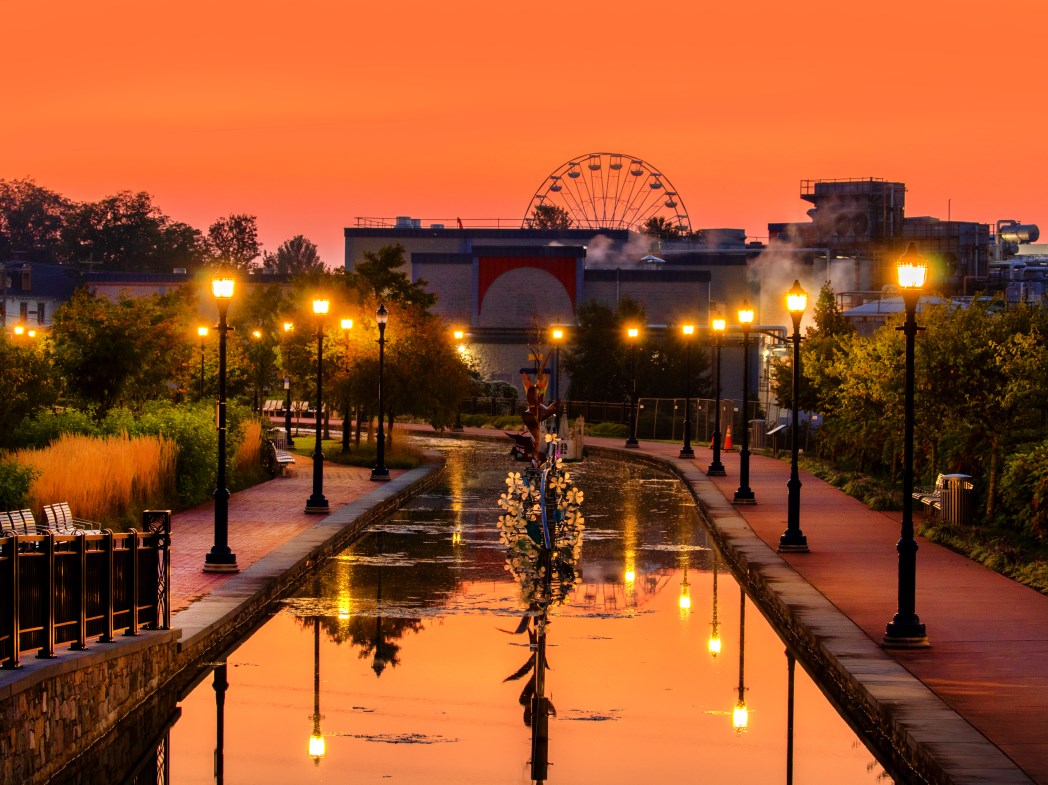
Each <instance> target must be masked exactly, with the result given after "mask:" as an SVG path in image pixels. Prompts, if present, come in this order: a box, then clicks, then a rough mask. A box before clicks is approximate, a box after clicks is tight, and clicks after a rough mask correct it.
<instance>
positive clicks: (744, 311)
mask: <svg viewBox="0 0 1048 785" xmlns="http://www.w3.org/2000/svg"><path fill="white" fill-rule="evenodd" d="M802 310H803V308H802ZM739 324H753V309H752V308H750V304H749V302H747V301H746V300H743V301H742V307H741V308H739Z"/></svg>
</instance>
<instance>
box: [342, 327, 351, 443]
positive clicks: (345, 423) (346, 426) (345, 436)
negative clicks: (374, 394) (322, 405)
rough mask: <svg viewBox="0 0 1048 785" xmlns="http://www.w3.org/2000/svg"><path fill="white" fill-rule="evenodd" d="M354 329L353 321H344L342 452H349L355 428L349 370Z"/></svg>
mask: <svg viewBox="0 0 1048 785" xmlns="http://www.w3.org/2000/svg"><path fill="white" fill-rule="evenodd" d="M352 329H353V320H352V319H343V320H342V333H343V334H344V335H345V336H346V380H345V385H344V390H345V393H346V394H345V395H343V396H342V452H343V453H347V452H349V431H350V429H351V428H352V426H353V420H352V418H351V417H350V416H349V409H350V400H349V370H350V362H349V356H350V344H349V331H350V330H352Z"/></svg>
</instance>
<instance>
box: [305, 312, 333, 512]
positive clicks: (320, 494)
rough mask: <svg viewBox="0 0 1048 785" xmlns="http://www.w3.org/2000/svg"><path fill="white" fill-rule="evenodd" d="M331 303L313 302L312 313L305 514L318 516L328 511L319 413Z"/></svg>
mask: <svg viewBox="0 0 1048 785" xmlns="http://www.w3.org/2000/svg"><path fill="white" fill-rule="evenodd" d="M330 306H331V303H330V302H329V301H328V300H320V299H317V300H314V301H313V313H314V314H316V317H317V408H316V411H315V412H314V414H315V415H316V418H315V422H316V446H315V447H314V448H313V493H312V494H311V495H310V497H309V498H308V499H306V512H308V513H315V514H318V515H321V514H326V513H328V512H329V511H330V509H331V508H330V507H329V506H328V500H327V499H326V498H324V446H323V443H322V442H321V438H322V433H321V421H322V419H323V416H322V415H321V411H322V409H323V406H324V315H325V314H327V312H328V309H329V307H330Z"/></svg>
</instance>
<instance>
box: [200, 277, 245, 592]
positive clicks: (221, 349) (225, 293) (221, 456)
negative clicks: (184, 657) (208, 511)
mask: <svg viewBox="0 0 1048 785" xmlns="http://www.w3.org/2000/svg"><path fill="white" fill-rule="evenodd" d="M234 286H235V284H234V282H233V279H232V278H229V277H221V278H215V279H214V280H213V281H212V282H211V293H212V294H213V295H214V296H215V302H216V303H217V304H218V327H217V328H216V329H217V330H218V476H217V478H216V481H215V485H216V487H215V544H214V545H213V546H211V551H210V553H208V554H207V555H206V556H205V557H204V572H240V568H239V567H237V557H236V554H235V553H233V551H232V550H230V548H229V489H228V488H226V333H228V332H229V331H230V330H232V329H233V328H232V327H229V326H228V325H227V324H226V313H227V312H228V311H229V301H230V300H231V299H233V288H234Z"/></svg>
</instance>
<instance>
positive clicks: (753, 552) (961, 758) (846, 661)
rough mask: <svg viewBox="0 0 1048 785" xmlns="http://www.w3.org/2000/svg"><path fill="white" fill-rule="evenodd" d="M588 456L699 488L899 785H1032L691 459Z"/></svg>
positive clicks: (739, 561)
mask: <svg viewBox="0 0 1048 785" xmlns="http://www.w3.org/2000/svg"><path fill="white" fill-rule="evenodd" d="M586 449H587V451H592V452H594V453H603V454H605V455H607V456H610V457H615V458H618V459H621V460H631V461H637V460H641V461H645V462H648V463H651V464H652V465H655V466H659V467H661V468H664V469H668V470H669V471H671V472H672V473H673V474H675V475H676V476H677V477H678V478H680V479H681V481H682V482H683V483H684V484H685V486H686V487H687V488H688V489H689V491H690V492H691V494H692V497H693V498H694V499H695V501H696V503H697V505H698V506H699V510H700V513H701V514H702V516H703V517H704V518H705V520H706V522H707V524H708V526H709V529H710V531H711V532H712V533H713V537H714V539H715V540H716V542H717V545H718V547H719V548H720V550H721V553H722V554H723V555H724V557H725V558H726V559H727V560H728V561H729V562H730V563H731V566H732V568H733V571H734V572H735V574H736V578H737V579H738V580H739V581H740V582H742V583H744V584H745V586H746V591H747V593H748V594H749V595H750V597H751V599H752V600H753V601H754V602H755V603H756V604H757V605H758V606H759V607H760V608H761V610H762V612H764V613H765V614H766V615H768V616H770V617H773V618H774V619H775V620H776V626H777V627H779V628H780V629H782V630H784V631H785V632H786V633H787V636H788V640H787V646H788V648H789V649H790V650H791V652H792V653H793V654H794V656H796V657H797V659H799V660H801V662H802V663H804V665H805V667H806V668H807V669H808V670H809V671H812V672H818V673H820V674H821V675H822V678H823V680H824V681H825V684H824V685H823V690H824V692H826V693H827V696H828V697H829V698H830V700H831V701H832V702H833V703H834V705H835V706H836V707H837V709H838V710H839V711H840V712H841V714H842V716H844V717H845V719H846V720H847V721H848V723H849V724H851V725H852V727H853V729H854V730H855V731H856V732H857V733H859V734H860V735H861V736H863V737H864V738H866V739H867V741H868V742H869V743H870V745H871V746H872V747H874V748H875V749H876V750H877V752H878V753H879V754H880V755H882V756H883V757H884V758H885V759H886V760H888V761H890V763H889V767H890V768H891V769H893V770H894V774H895V776H896V779H902V781H905V782H926V783H932V784H934V785H940V783H942V784H945V783H957V784H958V785H961V784H964V785H967V784H968V783H971V784H972V785H975V784H976V783H979V784H980V785H986V784H988V783H989V784H992V785H1028V784H1029V783H1032V782H1033V780H1031V779H1030V778H1029V777H1028V776H1027V775H1026V774H1025V773H1024V772H1023V771H1022V770H1021V769H1020V768H1019V767H1018V766H1017V765H1016V764H1015V763H1014V762H1013V761H1012V760H1011V758H1009V757H1008V756H1007V755H1005V754H1004V753H1003V752H1002V751H1001V750H1000V749H999V748H998V747H997V746H996V745H994V744H993V743H992V742H990V741H989V740H988V739H987V738H986V737H985V736H983V735H982V733H980V732H979V731H978V730H976V729H975V728H974V727H973V726H972V725H971V724H970V723H969V722H968V721H967V720H965V719H964V718H963V717H962V716H961V715H959V714H958V713H957V712H955V711H954V710H953V709H951V708H950V707H949V706H947V705H946V703H944V702H943V701H942V699H940V698H939V697H938V696H936V695H935V694H934V693H933V692H932V691H931V690H930V689H929V688H928V687H926V686H925V685H924V684H923V683H922V682H921V681H920V680H919V679H917V678H916V677H915V676H913V675H912V674H911V673H910V672H909V671H907V670H906V669H905V668H904V667H903V666H902V665H900V664H899V663H897V662H896V661H895V660H894V659H892V658H891V657H890V656H888V654H886V653H885V652H884V651H883V650H882V649H881V647H880V646H879V645H878V644H877V643H875V642H874V641H872V640H871V639H870V637H869V636H868V635H867V634H866V633H865V632H864V631H863V630H862V629H860V628H859V627H858V626H857V625H856V624H855V623H854V622H852V621H851V619H849V618H848V617H847V616H845V615H844V614H843V613H842V612H841V611H839V610H838V609H837V607H836V606H834V605H833V604H832V603H831V602H830V601H829V600H827V599H826V597H825V596H823V595H822V594H821V593H820V592H819V591H818V590H817V589H816V588H815V587H813V586H812V585H811V584H809V583H808V582H807V581H806V580H805V579H804V578H802V577H801V576H800V575H799V574H798V573H797V572H795V571H794V570H793V569H792V568H791V567H790V565H789V564H788V563H787V562H786V561H785V560H783V559H782V558H781V557H780V556H779V554H778V553H776V552H775V551H774V550H772V549H771V548H770V547H769V546H768V545H767V544H766V543H765V542H764V541H763V540H761V539H760V538H759V537H758V536H757V535H756V534H755V533H754V531H753V530H752V529H751V528H750V526H749V524H748V523H747V522H746V521H745V519H744V518H743V517H742V516H740V515H739V514H738V513H737V512H736V511H735V508H734V507H733V506H732V504H731V503H730V501H729V500H728V499H726V498H725V497H724V495H723V494H721V492H720V491H719V490H718V489H717V488H716V487H715V486H714V485H713V484H712V483H711V482H710V481H709V480H708V479H707V478H706V476H705V474H703V472H702V471H701V470H700V469H699V467H698V466H696V465H695V463H694V462H693V461H691V460H679V459H672V458H669V457H663V456H660V455H654V454H651V453H647V452H644V451H643V450H626V449H624V448H617V447H611V446H605V445H599V446H598V445H593V444H591V443H587V445H586Z"/></svg>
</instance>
